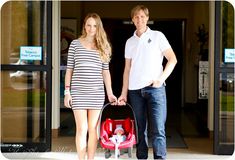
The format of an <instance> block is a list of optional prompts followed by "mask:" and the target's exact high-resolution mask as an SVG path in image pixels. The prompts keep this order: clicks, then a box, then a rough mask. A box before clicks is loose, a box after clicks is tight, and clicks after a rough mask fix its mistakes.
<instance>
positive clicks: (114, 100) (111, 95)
mask: <svg viewBox="0 0 235 160" xmlns="http://www.w3.org/2000/svg"><path fill="white" fill-rule="evenodd" d="M108 99H109V102H110V103H111V105H117V97H116V96H114V95H113V94H110V95H108Z"/></svg>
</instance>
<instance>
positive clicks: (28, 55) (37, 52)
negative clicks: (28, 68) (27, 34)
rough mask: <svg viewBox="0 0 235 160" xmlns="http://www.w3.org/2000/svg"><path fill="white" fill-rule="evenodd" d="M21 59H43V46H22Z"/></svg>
mask: <svg viewBox="0 0 235 160" xmlns="http://www.w3.org/2000/svg"><path fill="white" fill-rule="evenodd" d="M20 59H21V60H42V47H41V46H21V47H20Z"/></svg>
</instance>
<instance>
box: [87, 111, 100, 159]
mask: <svg viewBox="0 0 235 160" xmlns="http://www.w3.org/2000/svg"><path fill="white" fill-rule="evenodd" d="M99 115H100V110H88V134H89V138H88V149H87V152H88V153H87V156H88V160H93V159H94V156H95V152H96V148H97V142H98V135H97V126H98V119H99Z"/></svg>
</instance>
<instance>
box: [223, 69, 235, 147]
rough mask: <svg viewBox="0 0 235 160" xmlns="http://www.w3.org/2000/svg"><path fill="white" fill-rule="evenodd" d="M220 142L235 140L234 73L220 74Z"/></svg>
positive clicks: (229, 142)
mask: <svg viewBox="0 0 235 160" xmlns="http://www.w3.org/2000/svg"><path fill="white" fill-rule="evenodd" d="M219 133H220V143H221V144H233V142H234V74H233V73H221V74H220V132H219Z"/></svg>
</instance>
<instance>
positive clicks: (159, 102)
mask: <svg viewBox="0 0 235 160" xmlns="http://www.w3.org/2000/svg"><path fill="white" fill-rule="evenodd" d="M128 94H129V98H130V103H131V105H132V107H133V111H134V113H135V116H136V120H137V125H138V138H139V142H138V144H137V146H136V147H137V152H136V156H137V158H138V159H147V158H148V136H149V137H150V138H151V142H152V146H153V156H154V159H165V158H166V136H165V122H166V115H167V108H166V91H165V86H164V85H163V86H161V87H159V88H155V87H151V86H147V87H145V88H142V89H138V90H129V92H128ZM147 124H148V125H147Z"/></svg>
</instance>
